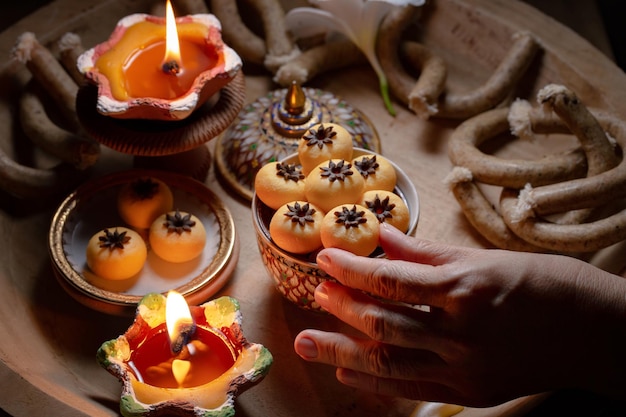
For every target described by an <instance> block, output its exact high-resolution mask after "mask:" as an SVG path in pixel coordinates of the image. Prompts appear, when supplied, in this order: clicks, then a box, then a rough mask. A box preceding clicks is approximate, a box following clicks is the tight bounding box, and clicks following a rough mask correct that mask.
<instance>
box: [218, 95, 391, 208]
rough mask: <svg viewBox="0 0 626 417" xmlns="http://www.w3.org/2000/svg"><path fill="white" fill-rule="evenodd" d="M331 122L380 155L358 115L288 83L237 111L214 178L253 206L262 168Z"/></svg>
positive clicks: (371, 128) (374, 134) (331, 99)
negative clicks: (256, 179)
mask: <svg viewBox="0 0 626 417" xmlns="http://www.w3.org/2000/svg"><path fill="white" fill-rule="evenodd" d="M331 122H332V123H338V124H340V125H342V126H343V127H345V128H346V130H348V132H349V133H350V134H351V135H352V138H353V143H354V146H356V147H359V148H363V149H369V150H372V151H375V152H380V140H379V138H378V134H377V132H376V129H375V128H374V126H373V125H372V123H371V122H370V121H369V120H368V119H367V118H366V117H365V116H364V115H363V114H362V113H361V112H360V111H358V110H357V109H355V108H354V107H353V106H351V105H350V104H349V103H348V102H346V101H345V100H343V99H342V98H340V97H338V96H336V95H334V94H332V93H330V92H328V91H323V90H320V89H316V88H309V87H304V88H303V87H301V86H300V85H298V84H297V83H293V84H291V85H290V86H289V88H283V89H279V90H275V91H271V92H269V93H268V94H266V95H264V96H262V97H260V98H258V99H257V100H256V101H255V102H253V103H250V104H248V105H246V106H245V108H243V109H242V110H241V112H240V113H239V115H238V117H237V119H236V120H235V121H234V122H233V123H232V124H231V125H230V127H229V128H228V129H227V130H226V131H225V132H224V133H223V134H222V136H221V137H220V138H219V140H218V142H217V144H216V148H215V153H216V157H215V159H216V166H217V168H218V170H219V174H220V176H221V178H222V179H223V180H225V181H226V182H227V183H228V185H229V186H230V187H231V188H233V189H234V190H235V191H237V192H238V193H239V194H240V195H241V196H242V197H244V198H246V199H248V200H252V195H253V193H254V177H255V176H256V173H257V172H258V171H259V169H261V167H262V166H263V165H265V164H266V163H268V162H272V161H279V160H282V159H284V158H286V157H287V156H289V155H291V154H292V153H294V152H296V151H297V148H298V141H299V139H300V138H301V137H302V135H303V134H304V133H305V132H306V131H307V130H308V129H310V128H311V127H312V126H314V125H316V124H318V123H331Z"/></svg>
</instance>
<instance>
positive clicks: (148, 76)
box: [78, 0, 242, 120]
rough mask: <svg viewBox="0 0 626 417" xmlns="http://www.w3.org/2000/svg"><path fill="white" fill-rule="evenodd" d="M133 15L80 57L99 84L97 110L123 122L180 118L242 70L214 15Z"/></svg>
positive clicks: (84, 69) (82, 67)
mask: <svg viewBox="0 0 626 417" xmlns="http://www.w3.org/2000/svg"><path fill="white" fill-rule="evenodd" d="M166 11H167V12H166V17H165V19H164V18H162V17H156V16H151V15H146V14H134V15H130V16H127V17H125V18H123V19H122V20H120V21H119V22H118V24H117V26H116V28H115V30H114V31H113V33H112V34H111V36H110V38H109V40H108V41H106V42H104V43H101V44H99V45H97V46H96V47H94V48H92V49H90V50H88V51H86V52H85V53H83V54H82V55H81V56H80V57H79V58H78V69H79V70H80V71H81V72H82V73H83V74H85V76H86V77H87V79H88V80H90V81H91V82H93V83H95V84H96V85H97V86H98V101H97V108H98V111H99V112H100V113H102V114H104V115H107V116H111V117H117V118H124V119H155V120H181V119H184V118H186V117H188V116H189V115H190V114H191V113H192V112H193V111H194V110H195V109H196V108H197V107H198V106H201V105H202V104H203V103H205V102H206V100H207V99H209V97H211V96H212V95H213V94H215V93H216V92H217V91H219V90H220V89H221V88H222V87H224V86H225V85H226V84H227V83H228V82H230V81H231V80H232V79H233V77H234V76H235V75H236V74H237V72H238V71H239V69H240V68H241V65H242V62H241V59H240V58H239V56H238V55H237V53H236V52H235V51H233V50H232V49H231V48H229V47H228V46H226V45H225V44H224V43H223V42H222V37H221V24H220V22H219V21H218V20H217V18H215V16H213V15H210V14H198V15H190V16H183V17H180V18H178V19H176V18H175V16H174V12H173V10H172V6H171V4H170V2H169V0H168V1H167V7H166Z"/></svg>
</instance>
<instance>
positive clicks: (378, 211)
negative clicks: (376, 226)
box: [366, 194, 396, 223]
mask: <svg viewBox="0 0 626 417" xmlns="http://www.w3.org/2000/svg"><path fill="white" fill-rule="evenodd" d="M366 204H367V208H368V209H369V211H371V212H372V213H374V216H376V218H377V219H378V221H379V222H381V223H382V222H384V221H385V219H391V218H392V217H393V215H392V214H391V211H392V210H393V209H394V208H395V207H396V205H395V204H393V203H389V197H388V196H387V197H385V198H384V199H383V200H382V201H381V200H380V197H378V194H376V198H374V201H366Z"/></svg>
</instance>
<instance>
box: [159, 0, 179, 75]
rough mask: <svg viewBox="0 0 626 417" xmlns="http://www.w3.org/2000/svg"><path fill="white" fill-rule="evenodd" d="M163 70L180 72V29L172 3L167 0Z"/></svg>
mask: <svg viewBox="0 0 626 417" xmlns="http://www.w3.org/2000/svg"><path fill="white" fill-rule="evenodd" d="M162 68H163V72H165V73H168V74H172V75H176V74H178V73H179V72H180V68H181V58H180V44H179V42H178V30H177V29H176V17H175V16H174V9H172V3H171V2H170V0H167V3H166V5H165V57H164V58H163V66H162Z"/></svg>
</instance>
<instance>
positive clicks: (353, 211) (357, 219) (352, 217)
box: [334, 205, 367, 229]
mask: <svg viewBox="0 0 626 417" xmlns="http://www.w3.org/2000/svg"><path fill="white" fill-rule="evenodd" d="M334 214H335V217H336V219H335V223H337V224H343V225H344V226H345V228H346V229H349V228H351V227H359V225H360V224H363V223H367V219H366V218H365V211H364V210H357V208H356V205H353V206H352V208H348V207H346V206H343V207H342V208H341V211H336V212H335V213H334Z"/></svg>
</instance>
